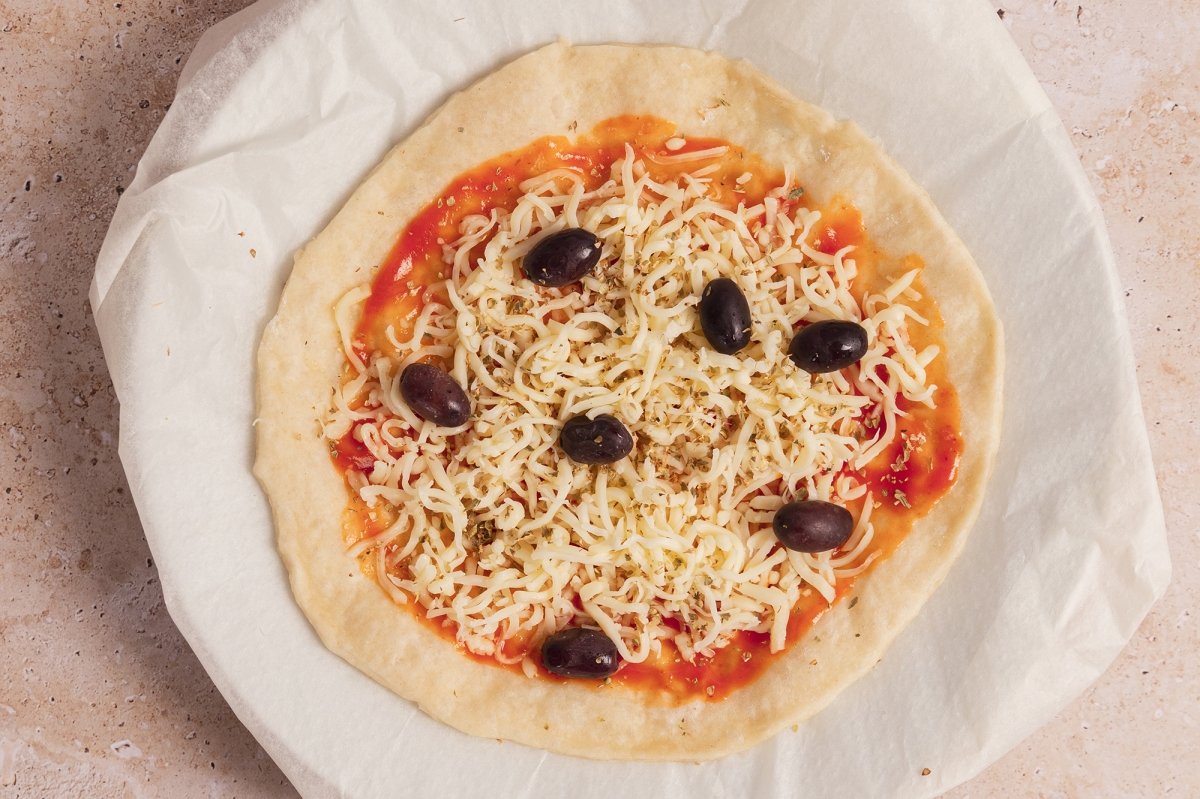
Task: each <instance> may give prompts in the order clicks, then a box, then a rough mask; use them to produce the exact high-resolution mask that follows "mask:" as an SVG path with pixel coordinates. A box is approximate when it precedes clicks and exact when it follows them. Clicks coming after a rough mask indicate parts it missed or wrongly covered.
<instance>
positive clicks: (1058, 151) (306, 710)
mask: <svg viewBox="0 0 1200 799" xmlns="http://www.w3.org/2000/svg"><path fill="white" fill-rule="evenodd" d="M559 37H565V38H567V39H570V40H571V41H574V42H577V43H591V42H612V41H624V42H670V43H679V44H685V45H691V46H698V47H704V48H710V49H716V50H719V51H721V52H723V53H725V54H726V55H729V56H735V57H745V58H749V59H750V60H751V61H752V62H754V63H755V64H756V65H757V66H758V67H760V68H762V69H764V70H766V71H767V72H768V73H770V74H771V75H773V76H774V77H775V78H776V79H777V80H779V81H780V82H781V83H783V84H784V85H785V86H787V87H788V88H789V89H790V90H791V91H793V92H794V93H795V94H797V95H798V96H800V97H802V98H804V99H807V100H809V101H812V102H815V103H817V104H819V105H822V106H825V107H826V108H828V109H830V110H831V111H832V112H833V113H834V114H835V115H838V116H844V117H850V118H853V119H855V120H856V121H857V122H858V123H859V124H860V125H862V127H863V128H864V129H866V130H867V131H868V132H869V133H871V134H872V135H874V136H876V137H877V138H878V139H879V140H880V141H881V142H882V143H883V145H884V147H885V149H887V150H888V151H889V152H890V153H891V154H892V155H893V156H894V157H896V158H897V159H898V160H899V161H900V163H901V164H903V165H904V166H905V167H906V168H907V169H908V170H909V172H911V173H912V175H913V176H914V177H915V178H916V180H917V182H918V183H921V184H922V185H924V186H925V187H926V188H928V190H929V191H930V193H931V194H932V195H933V198H934V200H935V201H936V202H937V204H938V205H939V206H940V208H941V210H942V211H943V213H944V214H945V216H946V218H947V219H948V220H949V221H950V223H951V224H952V225H953V226H954V227H955V228H956V229H957V231H958V232H959V234H960V235H961V236H962V237H963V239H964V240H965V241H966V243H967V246H968V247H969V248H970V249H971V250H972V252H973V253H974V255H975V257H976V258H977V259H978V261H979V263H980V265H981V267H982V269H983V270H984V273H985V275H986V277H987V280H988V283H989V285H990V287H991V290H992V293H993V295H994V297H995V300H996V304H997V306H998V308H999V311H1000V314H1001V316H1002V318H1003V320H1004V323H1005V327H1006V330H1007V350H1008V368H1007V370H1006V373H1007V380H1006V385H1005V404H1006V408H1007V410H1006V414H1005V418H1004V433H1003V443H1002V445H1001V452H1000V456H999V460H998V463H997V465H996V470H995V476H994V478H993V480H992V484H991V487H990V489H989V492H988V495H987V500H986V503H985V506H984V509H983V512H982V515H981V517H980V519H979V522H978V524H977V526H976V529H975V531H974V533H973V534H972V536H971V538H970V540H969V542H968V544H967V547H966V551H965V552H964V553H963V555H962V557H961V559H960V560H959V562H958V563H957V564H956V565H955V567H954V569H953V571H952V572H951V574H950V576H949V578H948V580H947V582H946V583H945V584H944V585H943V586H942V587H941V588H940V589H939V591H938V592H937V593H936V594H935V596H934V597H933V599H932V600H931V601H930V603H929V604H928V605H927V606H926V608H925V609H924V611H923V612H922V613H921V615H920V617H919V618H918V620H917V621H916V622H915V623H914V624H913V625H912V626H911V627H910V628H909V629H908V630H907V631H905V632H904V634H903V635H902V636H901V637H900V639H899V640H898V641H897V642H896V643H895V645H894V646H893V648H892V649H891V650H890V651H889V652H888V653H887V655H886V656H885V657H884V659H883V661H882V662H881V663H880V665H879V666H878V667H877V668H876V669H875V670H874V671H873V672H872V673H871V674H869V675H868V676H867V677H866V678H864V679H863V680H862V681H860V682H859V683H857V684H855V685H854V686H853V687H852V688H851V689H849V690H848V691H846V692H845V693H844V694H843V695H842V696H841V697H840V698H839V699H838V700H837V701H836V702H835V703H834V704H833V705H832V706H831V707H830V708H829V709H827V710H826V711H825V712H823V713H821V714H820V715H819V716H818V717H816V718H815V719H813V720H812V721H811V722H809V723H807V724H804V725H802V726H801V727H800V728H799V731H797V732H785V733H783V734H782V735H780V736H778V737H776V738H775V739H774V740H772V741H770V742H768V743H766V744H764V745H762V746H759V747H757V748H756V749H754V750H752V751H750V752H748V753H745V754H742V755H738V756H735V757H731V758H727V759H725V760H722V761H718V762H715V763H708V764H704V765H685V764H627V763H597V762H589V761H582V760H573V759H570V758H565V757H560V756H555V755H550V754H546V753H544V752H540V751H535V750H532V749H527V748H524V747H521V746H518V745H515V744H500V743H497V742H496V741H489V740H479V739H474V738H470V737H468V736H465V735H462V734H460V733H458V732H456V731H454V730H451V729H449V728H447V727H444V726H442V725H440V724H438V723H436V722H434V721H431V720H430V719H429V718H428V717H426V716H425V715H424V714H422V713H421V712H419V711H418V710H416V708H415V707H414V706H413V705H411V704H409V703H407V702H405V701H403V700H400V699H398V698H396V697H394V696H393V695H391V694H390V693H388V692H387V691H386V690H384V689H383V688H380V687H379V686H377V685H375V684H374V683H372V682H371V681H370V680H369V679H367V678H366V677H364V676H362V675H360V674H359V673H358V672H357V671H355V670H354V669H353V668H352V667H350V666H348V665H347V664H345V663H343V662H342V661H341V660H339V659H338V658H337V657H335V656H334V655H332V654H330V653H328V652H327V651H326V650H325V649H324V648H323V647H322V646H321V645H320V643H319V642H318V640H317V638H316V636H315V635H314V633H313V632H312V630H311V629H310V628H309V626H308V624H307V623H306V621H305V619H304V618H303V616H302V615H301V614H300V612H299V610H298V609H297V608H296V606H295V604H294V603H293V601H292V598H291V595H290V593H289V591H288V587H287V584H286V579H285V575H284V571H283V567H282V566H281V564H280V562H279V559H278V558H277V556H276V554H275V550H274V546H273V531H272V528H271V521H270V517H269V515H268V509H267V504H266V501H265V499H264V497H263V495H262V493H261V492H260V490H259V488H258V485H257V484H256V483H255V481H254V479H253V477H252V476H251V473H250V465H251V462H252V459H253V439H252V423H253V418H254V402H253V386H254V371H253V362H254V353H255V349H256V347H257V344H258V339H259V335H260V333H261V331H262V328H263V325H264V324H265V322H266V321H267V319H268V318H270V316H271V315H272V314H273V313H274V309H275V305H276V302H277V300H278V296H279V291H280V288H281V286H282V284H283V281H284V280H285V278H286V276H287V274H288V271H289V269H290V265H291V256H292V253H293V251H294V250H295V249H296V248H297V247H299V246H300V245H301V244H302V243H303V242H304V241H305V240H307V239H308V238H309V237H311V236H313V235H314V234H315V233H316V232H317V231H319V230H320V229H321V228H322V227H323V226H324V224H325V223H326V222H327V221H328V220H329V219H330V218H331V217H332V215H333V214H334V212H335V211H336V210H337V209H338V208H339V207H340V206H341V204H342V203H343V202H344V201H345V199H346V197H347V196H348V195H349V193H350V191H351V190H352V189H353V188H354V187H355V186H356V185H357V184H358V183H359V182H360V181H361V179H362V178H363V176H364V175H365V174H366V172H367V171H368V170H369V169H370V168H371V167H372V166H374V165H375V164H376V163H377V161H378V160H379V159H380V157H381V156H382V155H383V154H384V152H385V151H386V150H387V149H388V148H389V147H390V145H391V144H392V143H394V142H396V141H398V140H399V139H401V138H402V137H403V136H405V135H406V134H407V133H408V132H409V131H411V130H412V129H413V128H414V127H415V126H416V125H417V124H418V123H419V122H420V121H421V120H422V119H423V118H424V117H425V116H426V115H427V114H428V113H429V112H431V111H432V110H433V109H434V108H436V107H437V106H438V105H439V104H440V103H441V102H442V101H443V99H444V98H445V97H446V96H447V95H448V93H450V92H452V91H454V90H457V89H459V88H462V87H464V86H466V85H467V84H468V83H470V82H471V81H473V80H475V79H476V78H478V77H480V76H481V75H483V74H486V73H487V72H488V71H490V70H492V69H493V68H495V67H496V66H498V65H500V64H502V63H504V62H505V61H507V60H509V59H511V58H513V57H515V56H516V55H518V54H521V53H523V52H526V51H528V50H530V49H533V48H534V47H537V46H540V45H542V44H545V43H547V42H549V41H552V40H554V39H556V38H559ZM92 304H93V308H94V311H95V315H96V320H97V324H98V326H99V329H100V334H101V338H102V340H103V342H104V348H105V353H106V356H107V359H108V364H109V367H110V369H111V371H112V377H113V382H114V384H115V386H116V389H117V393H118V395H119V397H120V400H121V443H120V451H121V458H122V461H123V463H124V465H125V469H126V471H127V473H128V476H129V483H130V487H131V489H132V492H133V496H134V498H135V500H136V502H137V506H138V510H139V512H140V514H141V518H142V521H143V524H144V526H145V530H146V536H147V538H148V539H149V541H150V545H151V548H152V550H153V552H154V556H155V560H156V561H157V563H158V568H159V571H160V573H161V576H162V584H163V589H164V592H165V594H166V600H167V606H168V608H169V609H170V611H171V615H172V617H173V618H174V619H175V621H176V623H177V624H178V625H179V628H180V629H181V630H182V632H183V633H184V635H185V636H186V637H187V639H188V641H189V642H190V643H191V645H192V646H193V647H194V648H195V650H196V653H197V655H198V656H199V657H200V660H201V661H202V662H203V664H204V666H205V668H207V669H208V672H209V674H210V675H211V676H212V678H213V680H214V681H215V682H216V684H217V686H218V687H219V688H220V690H221V691H222V693H223V694H224V695H225V697H226V698H227V699H228V700H229V703H230V704H231V705H232V707H233V708H234V710H235V711H236V712H237V714H238V716H239V717H240V718H241V719H242V721H243V722H244V723H245V724H246V725H247V726H248V727H249V728H250V730H251V731H252V732H253V733H254V734H255V735H256V736H257V737H258V739H259V740H260V741H261V742H262V743H263V745H264V746H265V747H266V748H267V750H268V751H269V752H270V753H271V755H272V756H273V757H274V758H275V759H276V761H277V762H278V763H279V765H280V766H281V767H282V768H283V770H284V771H285V772H286V773H287V774H288V776H289V777H290V778H291V779H292V780H293V782H294V783H295V784H296V786H297V787H298V788H299V789H300V790H301V791H302V792H303V793H305V794H306V795H308V796H333V795H349V796H363V797H367V796H400V795H411V796H454V797H465V796H480V797H489V799H494V797H540V796H563V795H570V796H573V797H578V798H579V799H583V798H584V797H605V799H611V797H612V796H615V795H633V796H660V797H661V796H731V797H734V796H736V797H743V796H792V797H797V796H813V797H827V796H926V795H931V794H935V793H937V792H939V791H941V790H944V789H946V788H949V787H950V786H953V785H955V784H957V783H959V782H961V781H963V780H965V779H967V778H969V777H970V776H972V775H973V774H975V773H976V772H978V771H979V770H980V769H982V768H983V767H984V766H986V765H987V764H988V763H990V762H991V761H993V760H994V759H996V758H997V757H999V756H1000V755H1001V754H1002V753H1004V752H1005V751H1006V750H1007V749H1009V748H1010V747H1011V746H1013V745H1014V744H1015V743H1016V742H1017V741H1018V740H1020V739H1021V738H1022V737H1023V736H1025V735H1027V734H1028V733H1029V732H1031V731H1032V730H1033V729H1035V728H1036V727H1037V726H1038V725H1039V724H1041V723H1043V722H1044V721H1045V720H1047V719H1048V718H1050V717H1051V716H1052V715H1053V714H1054V713H1055V712H1057V711H1058V710H1059V709H1060V708H1061V707H1062V706H1063V705H1065V704H1066V703H1067V702H1068V701H1070V700H1071V699H1072V698H1073V697H1075V696H1076V695H1077V694H1078V693H1079V692H1081V691H1082V690H1083V688H1084V687H1085V686H1086V685H1088V683H1090V682H1091V681H1092V680H1093V679H1095V677H1096V676H1097V675H1099V674H1100V673H1101V672H1102V671H1103V670H1104V669H1105V667H1106V666H1107V665H1108V664H1109V662H1110V661H1111V660H1112V658H1113V657H1115V655H1116V654H1117V652H1118V651H1119V650H1120V649H1121V647H1122V646H1124V644H1125V643H1126V641H1127V640H1128V638H1129V637H1130V635H1131V634H1132V633H1133V631H1134V630H1135V628H1136V627H1137V625H1138V623H1139V621H1140V620H1141V619H1142V617H1143V615H1144V614H1145V613H1146V610H1147V609H1148V608H1149V606H1150V605H1151V603H1152V602H1153V601H1154V600H1155V599H1156V598H1157V597H1158V596H1159V595H1160V594H1161V593H1162V591H1163V589H1164V588H1165V586H1166V583H1167V580H1168V574H1169V565H1168V559H1167V552H1166V543H1165V534H1164V528H1163V522H1162V514H1161V508H1160V505H1159V501H1158V495H1157V491H1156V487H1155V482H1154V476H1153V470H1152V467H1151V463H1150V457H1149V450H1148V446H1147V442H1146V436H1145V430H1144V422H1143V419H1142V415H1141V409H1140V404H1139V399H1138V394H1137V388H1136V384H1135V382H1134V378H1133V368H1132V356H1131V351H1130V346H1129V337H1128V333H1127V331H1126V327H1125V322H1124V317H1123V312H1122V309H1121V305H1120V300H1119V298H1118V295H1117V291H1116V274H1115V270H1114V266H1113V258H1112V253H1111V251H1110V247H1109V244H1108V242H1107V239H1106V236H1105V233H1104V226H1103V220H1102V218H1101V215H1100V212H1099V209H1098V206H1097V203H1096V200H1095V197H1094V196H1093V195H1092V193H1091V191H1090V190H1089V188H1088V186H1087V183H1086V181H1085V179H1084V176H1083V173H1082V172H1081V170H1080V168H1079V166H1078V163H1077V160H1076V156H1075V154H1074V152H1073V150H1072V149H1071V146H1070V143H1069V141H1068V140H1067V137H1066V134H1065V133H1064V131H1063V129H1062V126H1061V124H1060V122H1059V121H1058V119H1057V117H1056V116H1055V115H1054V113H1053V111H1052V110H1051V108H1050V106H1049V103H1048V101H1047V99H1046V97H1045V95H1044V94H1043V93H1042V91H1041V90H1040V88H1039V87H1038V85H1037V83H1036V82H1035V80H1034V79H1033V77H1032V75H1031V74H1030V72H1029V70H1028V69H1027V67H1026V66H1025V64H1024V63H1023V61H1022V60H1021V57H1020V55H1019V53H1018V52H1017V50H1016V48H1015V47H1014V46H1013V44H1012V42H1011V40H1010V39H1009V37H1008V35H1007V33H1006V32H1005V31H1004V29H1003V27H1002V25H1001V24H1000V23H999V22H998V20H997V19H996V16H995V14H994V13H993V12H992V9H991V7H990V6H989V5H988V4H987V3H985V2H983V1H982V0H978V1H977V0H957V1H955V2H949V0H947V2H931V1H930V0H907V1H906V2H899V1H897V0H893V1H892V2H886V3H885V2H866V0H858V1H855V2H847V1H846V0H807V2H804V3H791V2H786V0H758V1H752V0H742V1H741V2H726V1H725V0H707V1H706V2H678V1H675V2H663V1H662V0H656V2H653V3H650V2H639V1H637V0H620V1H616V0H614V1H613V2H605V3H591V4H585V3H571V4H566V3H559V2H553V0H525V1H523V2H505V3H490V2H468V1H466V0H456V2H439V3H428V2H419V1H418V0H408V1H407V2H402V1H401V0H388V2H381V1H379V0H376V1H375V2H370V1H369V0H358V1H355V0H323V1H317V2H279V1H274V2H272V1H270V0H264V2H260V3H259V4H258V5H256V6H253V7H252V8H250V9H248V10H247V11H245V12H242V13H240V14H238V15H236V16H234V17H232V18H231V19H229V20H226V21H225V22H223V23H221V24H219V25H218V26H216V27H215V28H214V29H213V30H212V31H210V32H209V33H208V34H207V35H206V36H205V37H204V38H203V39H202V40H201V42H200V44H199V45H198V47H197V49H196V52H195V53H194V54H193V56H192V58H191V60H189V62H188V64H187V67H186V69H185V70H184V74H183V77H182V79H181V81H180V85H179V92H178V96H177V98H176V101H175V103H174V104H173V106H172V108H171V110H170V112H169V114H168V115H167V118H166V119H165V120H164V122H163V125H162V127H161V128H160V130H159V132H158V134H157V135H156V136H155V138H154V141H153V142H152V143H151V145H150V147H149V149H148V150H147V152H146V154H145V157H144V158H143V160H142V162H141V165H140V166H139V169H138V174H137V179H136V180H135V181H134V182H133V184H132V185H131V186H130V187H129V189H128V191H126V192H125V195H124V197H123V198H122V200H121V203H120V205H119V207H118V209H117V213H116V216H115V218H114V219H113V223H112V227H111V229H110V231H109V235H108V238H107V240H106V242H105V245H104V248H103V250H102V252H101V254H100V259H99V263H98V264H97V268H96V277H95V282H94V285H93V289H92ZM926 768H928V769H929V770H930V773H929V774H928V775H926V776H922V770H923V769H926Z"/></svg>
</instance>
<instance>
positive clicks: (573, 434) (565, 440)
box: [558, 413, 633, 463]
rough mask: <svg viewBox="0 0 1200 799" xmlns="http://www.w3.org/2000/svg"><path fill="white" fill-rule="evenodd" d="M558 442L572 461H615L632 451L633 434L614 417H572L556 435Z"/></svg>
mask: <svg viewBox="0 0 1200 799" xmlns="http://www.w3.org/2000/svg"><path fill="white" fill-rule="evenodd" d="M558 444H559V446H561V447H562V448H563V452H565V453H567V456H568V457H569V458H570V459H571V460H573V461H575V462H576V463H616V462H617V461H619V460H621V458H624V457H625V456H626V455H628V454H629V453H630V451H632V450H633V436H631V435H630V434H629V431H628V430H627V429H626V428H625V425H623V424H621V420H620V419H618V418H617V417H615V416H609V415H608V414H607V413H602V414H600V415H599V416H597V417H596V418H595V419H589V418H587V417H586V416H582V415H581V416H573V417H571V418H570V419H568V420H567V421H566V424H564V425H563V428H562V432H561V433H559V434H558Z"/></svg>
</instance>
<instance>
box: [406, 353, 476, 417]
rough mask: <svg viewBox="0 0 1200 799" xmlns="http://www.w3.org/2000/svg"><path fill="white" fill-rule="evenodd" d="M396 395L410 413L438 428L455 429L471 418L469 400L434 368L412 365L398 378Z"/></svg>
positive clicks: (440, 371)
mask: <svg viewBox="0 0 1200 799" xmlns="http://www.w3.org/2000/svg"><path fill="white" fill-rule="evenodd" d="M400 394H401V395H402V396H403V397H404V401H405V402H407V403H408V407H410V408H412V410H413V413H415V414H416V415H417V416H420V417H421V418H422V419H424V420H426V421H428V422H433V423H434V424H436V425H441V426H442V427H458V426H459V425H461V424H465V423H466V421H467V419H469V418H470V417H471V400H470V399H468V398H467V392H465V391H463V389H462V386H460V385H459V384H458V383H455V382H454V378H453V377H451V376H450V375H448V374H446V373H445V372H443V371H442V370H441V369H439V368H437V367H436V366H430V365H429V364H427V363H414V364H409V365H408V366H407V367H405V369H404V372H403V374H401V375H400Z"/></svg>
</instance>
